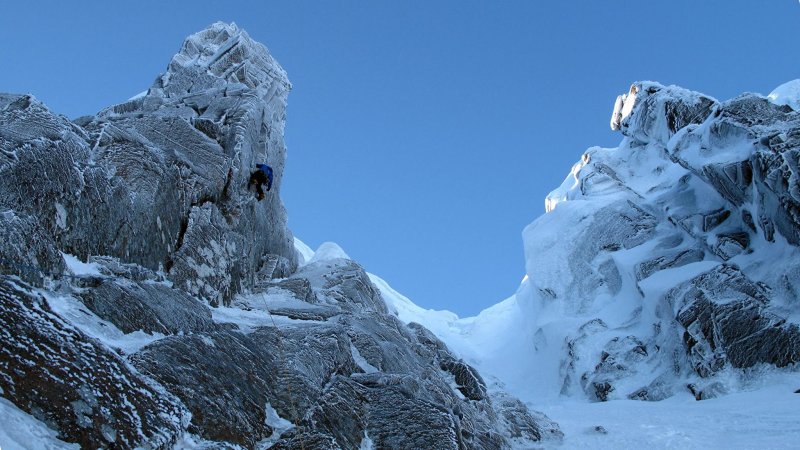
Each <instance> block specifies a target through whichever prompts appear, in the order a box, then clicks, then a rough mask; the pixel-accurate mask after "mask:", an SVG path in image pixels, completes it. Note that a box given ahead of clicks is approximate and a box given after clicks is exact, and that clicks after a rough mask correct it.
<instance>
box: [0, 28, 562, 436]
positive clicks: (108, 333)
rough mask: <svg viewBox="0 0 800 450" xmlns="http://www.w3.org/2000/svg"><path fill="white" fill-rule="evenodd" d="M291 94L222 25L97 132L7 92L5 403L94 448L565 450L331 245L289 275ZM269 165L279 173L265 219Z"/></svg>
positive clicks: (2, 259)
mask: <svg viewBox="0 0 800 450" xmlns="http://www.w3.org/2000/svg"><path fill="white" fill-rule="evenodd" d="M290 88H291V85H290V83H289V81H288V79H287V77H286V73H285V72H284V71H283V69H282V68H281V67H280V66H279V65H278V63H277V62H276V61H275V60H274V59H273V58H272V57H271V56H270V54H269V52H268V51H267V50H266V48H264V47H263V46H262V45H261V44H258V43H256V42H254V41H252V39H250V37H249V36H248V35H247V33H245V32H244V31H242V30H240V29H238V28H237V27H236V26H235V25H227V24H222V23H217V24H214V25H212V26H211V27H209V28H208V29H206V30H203V31H201V32H199V33H197V34H195V35H192V36H190V37H189V38H187V40H186V41H185V42H184V44H183V46H182V48H181V50H180V52H179V53H178V54H177V55H175V57H174V58H173V59H172V61H171V62H170V64H169V66H168V68H167V71H166V72H165V73H164V74H162V75H161V76H159V77H158V78H157V79H156V81H155V83H154V84H153V86H152V87H150V89H149V90H148V91H147V92H146V93H143V94H141V95H140V96H137V97H135V98H133V99H131V100H129V101H127V102H125V103H122V104H119V105H115V106H112V107H110V108H108V109H105V110H103V111H101V112H100V113H98V114H97V115H95V116H91V117H83V118H79V119H77V120H75V121H74V122H70V121H69V120H67V119H66V118H64V117H62V116H58V115H56V114H53V113H52V112H50V111H49V110H48V109H47V108H46V107H45V106H44V105H43V104H42V103H40V102H39V101H37V100H36V99H35V98H33V97H31V96H26V95H13V94H0V152H2V155H1V156H0V224H1V225H2V226H1V227H0V237H2V239H0V251H2V254H0V269H2V273H3V275H2V276H1V278H0V325H2V327H1V328H2V333H3V346H2V349H1V350H0V395H2V396H3V397H4V398H6V399H8V400H9V401H11V402H12V403H13V404H14V405H15V406H16V407H17V408H19V409H20V410H22V411H25V412H27V413H29V414H31V415H32V416H33V417H35V418H36V419H38V420H40V421H42V422H44V423H45V424H46V425H47V426H49V427H50V428H52V429H54V430H56V431H57V433H58V438H59V439H61V440H64V441H67V442H76V443H79V444H80V445H81V446H82V447H85V448H119V449H133V448H171V447H172V446H174V445H176V444H180V445H186V442H191V443H192V445H193V446H195V447H197V448H343V449H350V448H373V447H377V448H453V449H464V448H484V449H500V448H510V447H512V446H528V447H529V446H531V445H533V444H534V443H536V442H539V441H541V440H543V439H559V438H560V436H561V432H560V431H559V429H558V426H557V425H556V424H555V423H553V422H552V421H550V420H549V419H547V418H546V417H545V416H543V415H541V414H538V413H535V412H531V411H529V410H528V408H527V407H526V406H525V405H524V404H523V403H522V402H520V401H519V400H517V399H516V398H514V397H512V396H510V395H508V394H506V393H504V392H500V391H497V392H488V391H487V388H486V383H485V382H484V380H483V378H482V377H481V375H479V374H478V372H477V371H476V370H475V369H474V368H472V367H471V366H470V365H468V364H467V363H465V362H464V361H462V360H461V359H459V358H458V357H457V356H455V355H454V354H453V353H451V352H450V350H449V349H448V348H447V346H445V344H443V343H442V342H441V341H440V340H439V339H437V338H436V337H435V336H433V334H431V333H430V332H429V331H427V330H426V329H425V328H423V327H421V326H418V325H413V326H408V325H406V324H403V323H401V322H400V321H399V320H398V319H397V318H396V317H395V316H394V315H392V314H391V313H390V312H389V311H388V309H387V306H386V304H385V301H384V299H383V298H382V296H381V294H380V292H379V291H378V290H377V288H376V287H375V286H374V285H373V284H372V282H371V281H370V278H369V277H368V276H367V274H366V273H365V272H364V270H363V269H362V268H361V267H360V266H359V265H358V264H356V263H355V262H353V261H351V260H350V259H349V258H347V257H346V255H345V254H344V252H342V251H341V249H338V247H335V246H332V245H328V246H325V247H324V248H322V249H321V250H320V251H319V252H318V254H317V255H315V257H314V258H313V259H311V262H310V263H308V264H305V265H302V266H301V265H299V264H298V255H297V251H296V250H295V248H294V240H293V237H292V234H291V232H290V231H289V229H288V228H287V226H286V213H285V211H284V208H283V205H282V203H281V199H280V189H281V179H282V175H283V169H284V161H285V148H284V142H283V126H284V114H285V106H286V96H287V94H288V92H289V89H290ZM258 162H267V163H268V164H270V165H271V166H272V167H273V169H274V175H275V182H274V184H273V189H272V191H271V192H269V193H268V194H267V197H266V199H265V200H264V201H261V202H258V201H257V200H256V198H255V193H254V192H253V191H248V186H247V182H248V179H249V176H250V174H251V172H252V170H254V165H255V164H256V163H258ZM71 255H74V256H71ZM75 257H77V260H76V258H75ZM44 444H45V443H42V445H44ZM371 446H373V447H371Z"/></svg>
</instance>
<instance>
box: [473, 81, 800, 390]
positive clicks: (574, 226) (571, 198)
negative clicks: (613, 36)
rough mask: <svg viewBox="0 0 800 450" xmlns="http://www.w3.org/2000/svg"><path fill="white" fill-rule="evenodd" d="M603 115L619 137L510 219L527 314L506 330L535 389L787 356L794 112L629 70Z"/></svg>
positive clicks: (798, 230)
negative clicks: (622, 90) (547, 383)
mask: <svg viewBox="0 0 800 450" xmlns="http://www.w3.org/2000/svg"><path fill="white" fill-rule="evenodd" d="M790 85H791V84H790ZM788 91H789V89H788V87H787V88H786V89H782V90H781V96H784V95H787V94H786V92H788ZM775 98H778V97H777V96H776V97H775ZM780 98H783V99H785V98H786V97H780ZM777 103H780V102H777ZM784 104H785V103H784ZM612 128H614V129H619V130H620V131H621V132H622V134H623V140H622V142H621V143H620V145H619V146H618V147H617V148H611V149H603V148H596V147H595V148H591V149H589V150H587V151H586V152H585V153H584V155H583V156H582V158H581V161H580V162H579V163H577V164H576V165H575V166H574V167H573V170H572V172H571V173H570V175H569V176H568V177H567V180H566V181H565V182H564V184H562V186H561V187H559V188H558V189H556V190H555V191H553V193H551V194H550V195H549V196H548V198H547V201H546V203H547V208H546V210H547V214H546V215H544V216H542V217H540V218H539V219H537V220H536V221H535V222H533V223H532V224H531V225H529V226H528V227H527V228H526V229H525V231H524V232H523V238H524V241H525V251H526V260H527V265H526V269H527V270H526V272H527V277H526V280H525V281H524V282H523V285H522V286H521V288H520V290H519V291H518V293H517V295H516V297H515V299H514V301H515V302H516V304H517V305H518V307H519V308H520V311H521V313H522V314H524V315H525V316H526V320H527V324H526V328H527V330H526V331H524V332H511V333H509V334H510V335H512V336H513V335H514V334H516V335H518V336H517V337H507V338H505V339H516V340H530V339H531V338H530V336H534V338H533V339H532V341H533V342H534V344H533V345H531V344H529V345H530V350H531V358H532V360H533V362H532V363H531V364H530V365H531V366H532V367H537V368H538V370H540V371H542V372H546V373H547V372H549V374H548V376H546V377H543V376H542V374H541V373H538V372H537V376H540V377H541V378H544V379H552V380H554V381H553V384H554V386H551V387H549V389H550V390H560V392H561V393H562V394H565V395H575V394H576V393H580V392H581V391H583V392H584V395H586V396H587V397H588V398H589V399H594V400H607V399H611V398H625V397H629V398H636V399H645V400H659V399H663V398H665V397H667V396H670V395H672V394H674V392H676V391H677V390H680V389H682V387H681V386H685V385H686V380H687V379H691V378H692V377H698V376H699V377H706V378H712V379H713V377H714V376H715V374H716V373H718V372H720V371H721V370H723V369H725V368H728V367H732V368H747V367H752V366H754V365H756V364H772V365H775V366H778V367H787V366H788V367H793V366H794V364H795V363H796V362H797V361H798V359H799V357H798V355H800V342H799V341H798V334H797V333H798V328H797V322H798V321H797V317H798V313H799V312H800V310H798V305H797V302H796V300H795V299H796V297H795V292H796V290H795V287H794V286H795V285H796V284H797V273H798V272H797V262H796V261H797V259H796V258H797V257H798V256H800V254H798V248H797V246H798V244H800V221H799V220H798V218H800V213H799V211H800V204H798V203H797V202H798V198H800V197H799V196H798V192H800V185H798V178H797V173H798V160H800V156H798V155H799V154H798V151H799V150H800V145H799V144H800V140H799V139H798V136H800V116H798V114H797V113H796V112H793V111H792V110H791V109H790V108H786V107H785V106H779V105H777V104H775V103H772V102H770V101H768V100H767V99H765V98H764V97H761V96H758V95H754V94H745V95H742V96H740V97H737V98H735V99H732V100H729V101H726V102H717V101H716V100H714V99H712V98H710V97H707V96H704V95H702V94H699V93H695V92H691V91H688V90H685V89H682V88H678V87H674V86H670V87H664V86H661V85H659V84H657V83H652V82H642V83H634V84H633V86H632V87H631V89H630V91H629V92H628V93H627V94H625V95H623V96H620V97H619V98H618V99H617V101H616V102H615V105H614V112H613V114H612ZM556 205H557V207H555V206H556ZM478 319H479V318H478ZM473 326H476V325H473ZM562 346H563V347H562ZM489 360H490V361H491V362H488V363H487V364H486V365H485V366H486V367H491V366H492V365H496V366H504V365H503V364H502V363H501V362H499V361H493V360H492V359H491V358H489ZM479 366H481V367H484V366H483V365H480V364H479ZM705 384H708V383H707V382H706V383H705ZM723 384H724V383H723ZM717 391H719V392H722V391H724V389H723V390H722V391H720V390H717ZM717 391H715V392H717ZM537 392H538V391H537ZM709 392H710V391H709ZM704 398H706V397H704Z"/></svg>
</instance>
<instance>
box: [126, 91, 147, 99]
mask: <svg viewBox="0 0 800 450" xmlns="http://www.w3.org/2000/svg"><path fill="white" fill-rule="evenodd" d="M147 92H148V89H145V90H143V91H142V92H139V93H138V94H136V95H134V96H133V97H131V98H129V99H128V101H132V100H138V99H140V98H144V97H147Z"/></svg>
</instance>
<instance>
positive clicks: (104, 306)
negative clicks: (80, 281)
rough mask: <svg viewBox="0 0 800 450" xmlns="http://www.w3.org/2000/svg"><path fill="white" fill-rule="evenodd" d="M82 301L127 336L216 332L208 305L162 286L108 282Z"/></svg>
mask: <svg viewBox="0 0 800 450" xmlns="http://www.w3.org/2000/svg"><path fill="white" fill-rule="evenodd" d="M78 297H79V298H80V299H81V300H82V301H83V304H84V305H86V307H87V308H89V309H90V310H91V311H92V312H94V313H95V314H97V315H98V316H99V317H101V318H103V319H105V320H108V321H109V322H111V323H113V324H114V325H116V326H117V328H119V329H120V330H122V331H123V332H125V333H131V332H133V331H136V330H142V331H144V332H146V333H151V334H152V333H161V334H179V333H192V332H197V331H211V330H214V329H215V328H216V327H215V325H214V322H213V321H212V320H211V312H210V311H209V310H208V307H207V306H206V305H204V304H202V303H200V302H199V301H198V300H196V299H195V298H192V297H191V296H189V295H188V294H186V293H185V292H183V291H180V290H177V289H173V288H171V287H168V286H165V285H163V284H159V283H154V282H147V281H144V282H133V281H122V280H119V279H111V278H107V279H103V280H102V281H101V282H100V284H99V285H98V286H96V287H94V288H92V289H87V290H85V291H84V292H82V293H78Z"/></svg>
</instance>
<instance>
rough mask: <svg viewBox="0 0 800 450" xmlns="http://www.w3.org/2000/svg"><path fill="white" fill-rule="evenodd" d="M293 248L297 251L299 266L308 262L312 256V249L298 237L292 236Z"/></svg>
mask: <svg viewBox="0 0 800 450" xmlns="http://www.w3.org/2000/svg"><path fill="white" fill-rule="evenodd" d="M294 249H295V250H296V251H297V254H298V255H299V256H300V258H298V259H299V261H298V264H299V265H300V267H302V266H304V265H306V264H308V263H309V262H310V261H311V258H313V257H314V250H311V247H309V246H308V245H306V244H305V242H303V241H301V240H300V239H297V238H296V237H295V238H294Z"/></svg>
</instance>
